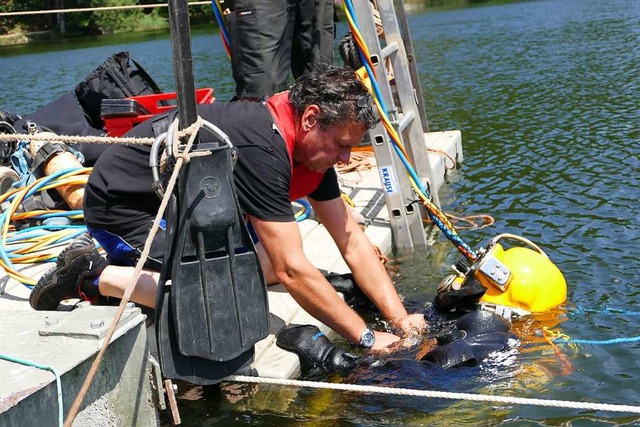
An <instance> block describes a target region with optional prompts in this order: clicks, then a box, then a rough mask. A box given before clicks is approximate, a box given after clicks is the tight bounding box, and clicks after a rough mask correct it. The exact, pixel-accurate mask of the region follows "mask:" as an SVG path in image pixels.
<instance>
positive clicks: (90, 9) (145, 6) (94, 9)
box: [0, 1, 211, 18]
mask: <svg viewBox="0 0 640 427" xmlns="http://www.w3.org/2000/svg"><path fill="white" fill-rule="evenodd" d="M210 4H211V2H210V1H195V2H191V3H188V5H189V6H204V5H210ZM167 5H168V3H155V4H130V5H126V6H102V7H78V8H73V9H48V10H23V11H18V12H2V13H0V18H1V17H3V16H22V15H46V14H48V13H73V12H97V11H106V10H125V9H152V8H156V7H167Z"/></svg>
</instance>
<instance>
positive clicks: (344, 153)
mask: <svg viewBox="0 0 640 427" xmlns="http://www.w3.org/2000/svg"><path fill="white" fill-rule="evenodd" d="M311 107H314V106H311ZM311 107H308V108H307V111H305V113H304V114H303V117H302V121H301V125H300V131H299V133H298V139H299V140H298V142H297V144H296V148H295V152H294V160H296V161H298V162H300V163H302V164H304V165H305V166H306V167H308V168H309V169H310V170H312V171H314V172H319V173H324V172H326V171H327V169H329V168H330V167H332V166H333V165H335V164H336V163H338V162H339V161H341V162H343V163H348V162H349V155H350V154H351V149H352V148H354V147H357V146H358V144H359V143H360V141H362V138H363V137H364V134H365V132H366V131H367V129H366V128H365V127H364V126H362V125H361V124H359V123H353V122H351V121H346V122H343V123H338V124H335V125H331V126H329V127H328V128H326V129H321V128H320V123H319V122H318V121H317V110H313V109H312V108H311ZM316 108H317V107H316ZM309 109H311V111H310V110H309ZM314 111H315V113H314ZM308 112H310V114H307V113H308Z"/></svg>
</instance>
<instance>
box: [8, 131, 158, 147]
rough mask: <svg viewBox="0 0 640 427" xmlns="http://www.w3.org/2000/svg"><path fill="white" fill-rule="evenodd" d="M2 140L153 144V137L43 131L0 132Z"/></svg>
mask: <svg viewBox="0 0 640 427" xmlns="http://www.w3.org/2000/svg"><path fill="white" fill-rule="evenodd" d="M0 141H16V142H19V141H49V142H51V141H59V142H64V143H65V144H86V143H89V144H113V143H118V144H142V145H151V144H153V141H155V139H153V138H135V137H120V136H119V137H114V136H72V135H56V134H53V133H50V132H43V133H38V132H36V133H33V134H28V133H0Z"/></svg>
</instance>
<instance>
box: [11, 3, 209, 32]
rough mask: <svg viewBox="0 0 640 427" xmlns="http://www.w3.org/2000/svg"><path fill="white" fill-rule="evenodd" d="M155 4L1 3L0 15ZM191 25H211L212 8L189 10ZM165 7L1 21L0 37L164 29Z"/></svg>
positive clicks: (23, 17)
mask: <svg viewBox="0 0 640 427" xmlns="http://www.w3.org/2000/svg"><path fill="white" fill-rule="evenodd" d="M156 3H159V2H158V1H157V0H44V1H43V0H0V12H10V11H31V10H54V9H76V8H92V7H114V6H128V5H136V4H140V5H144V4H156ZM189 14H190V19H191V22H193V23H199V24H201V23H208V22H213V20H214V18H213V12H212V11H211V6H209V5H201V6H191V7H189ZM168 16H169V15H168V12H167V8H166V7H156V8H150V9H126V10H111V11H96V12H74V13H65V14H64V15H63V14H55V13H51V14H45V15H27V16H18V17H7V18H0V34H3V33H6V32H9V31H11V30H17V29H18V30H22V31H47V30H48V31H58V32H60V31H63V32H64V34H65V35H83V34H107V33H118V32H125V31H136V30H149V29H156V28H166V27H168V25H169V18H168Z"/></svg>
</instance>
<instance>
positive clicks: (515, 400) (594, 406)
mask: <svg viewBox="0 0 640 427" xmlns="http://www.w3.org/2000/svg"><path fill="white" fill-rule="evenodd" d="M224 381H234V382H245V383H257V384H274V385H285V386H293V387H307V388H321V389H329V390H343V391H357V392H360V393H377V394H387V395H397V396H416V397H430V398H436V399H452V400H468V401H474V402H497V403H506V404H519V405H534V406H547V407H554V408H571V409H588V410H594V411H611V412H630V413H634V414H640V406H631V405H615V404H609V403H589V402H573V401H570V400H551V399H528V398H524V397H509V396H493V395H489V394H473V393H452V392H446V391H430V390H417V389H411V388H393V387H378V386H365V385H358V384H340V383H327V382H316V381H301V380H286V379H278V378H261V377H251V376H246V375H230V376H228V377H226V378H224Z"/></svg>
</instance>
